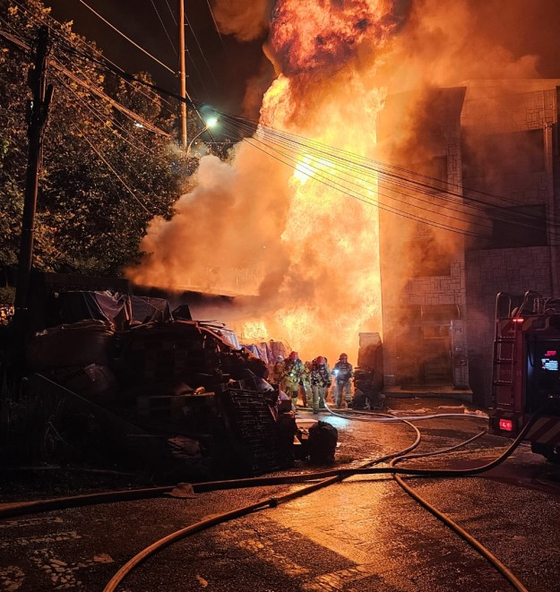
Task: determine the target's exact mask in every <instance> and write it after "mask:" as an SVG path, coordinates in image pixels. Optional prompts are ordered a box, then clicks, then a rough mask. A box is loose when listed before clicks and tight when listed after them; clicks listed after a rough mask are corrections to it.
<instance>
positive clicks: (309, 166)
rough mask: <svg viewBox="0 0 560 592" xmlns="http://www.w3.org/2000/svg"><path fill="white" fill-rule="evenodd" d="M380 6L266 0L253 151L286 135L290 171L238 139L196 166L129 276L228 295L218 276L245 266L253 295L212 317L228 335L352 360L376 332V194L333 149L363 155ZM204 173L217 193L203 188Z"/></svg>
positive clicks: (373, 93)
mask: <svg viewBox="0 0 560 592" xmlns="http://www.w3.org/2000/svg"><path fill="white" fill-rule="evenodd" d="M393 5H394V2H393V1H392V0H345V1H343V2H336V3H335V2H322V1H319V0H316V1H315V2H312V1H310V2H303V3H302V2H301V1H300V0H280V1H279V2H277V6H276V9H275V11H274V14H273V20H272V23H271V32H270V44H269V46H268V47H267V50H266V51H267V55H268V56H270V58H271V59H272V60H273V62H274V64H275V68H276V70H277V78H276V80H275V81H274V83H273V84H272V85H271V87H270V88H269V90H268V91H267V93H266V95H265V96H264V98H263V103H262V109H261V118H260V129H259V130H258V131H257V134H256V136H255V138H256V139H257V140H259V139H260V141H262V142H264V143H266V142H267V138H268V136H267V130H270V129H273V130H275V131H276V132H285V133H289V134H293V136H290V137H296V138H298V139H299V142H298V143H297V144H296V143H294V144H293V146H297V149H295V148H294V147H293V146H292V148H291V150H292V164H293V169H292V170H291V171H289V170H287V167H286V166H285V164H284V163H279V162H274V161H273V159H269V161H265V158H266V157H263V156H262V154H259V155H256V154H255V152H256V151H255V150H254V149H253V150H252V149H251V147H250V146H246V145H242V146H241V147H240V148H239V149H238V152H237V155H236V158H235V160H234V161H233V164H232V165H231V167H232V170H231V171H230V172H224V171H223V166H224V165H223V164H222V163H219V164H218V163H216V162H214V161H212V157H205V158H203V159H202V160H201V165H200V170H199V178H200V183H202V184H203V186H204V187H206V188H207V189H206V190H201V189H200V185H199V187H198V188H197V189H195V190H194V191H193V192H192V193H191V194H189V195H188V196H184V197H183V198H181V200H180V203H179V204H178V211H179V215H178V216H176V218H175V219H174V220H172V221H171V222H165V223H163V222H158V223H155V224H154V227H153V230H152V232H150V233H149V234H148V236H147V238H146V241H145V244H144V245H143V246H144V250H146V251H147V252H151V253H152V255H151V256H150V257H149V258H148V259H147V260H146V261H145V262H144V265H143V266H142V267H141V268H140V269H138V270H134V271H133V272H132V273H131V275H132V277H133V279H135V281H137V282H139V283H148V282H153V281H154V279H155V278H156V279H157V281H158V283H159V285H162V283H164V284H166V285H167V287H179V286H182V287H183V289H184V288H185V287H186V286H185V284H188V283H189V281H191V282H192V279H190V280H189V278H193V277H197V278H199V279H198V280H197V281H198V282H199V283H201V282H203V281H204V282H206V283H213V285H214V290H215V291H216V292H218V293H228V291H231V292H233V293H236V291H235V290H233V289H231V287H232V284H233V283H235V282H234V281H233V280H232V279H231V278H230V280H228V281H227V284H228V286H229V288H230V290H227V289H224V287H225V282H226V280H225V279H224V278H225V276H226V272H227V273H230V274H231V270H232V269H235V270H238V271H240V270H241V269H245V270H253V272H255V270H258V273H257V276H258V278H259V285H258V286H252V285H249V284H248V283H247V282H245V284H244V285H243V286H241V290H239V289H237V293H238V294H239V293H245V294H255V293H258V294H259V296H258V297H257V298H256V299H255V298H248V299H246V300H244V299H243V298H238V299H236V300H237V307H236V308H234V310H230V311H223V314H222V315H221V318H222V319H223V316H224V314H225V315H226V316H227V317H228V318H226V319H224V320H226V321H228V322H230V323H231V324H232V326H233V327H235V328H236V329H238V330H239V328H240V327H242V329H241V332H242V333H243V336H244V337H245V338H249V337H255V338H260V339H262V338H264V337H268V338H269V339H283V340H285V341H287V342H288V343H289V344H290V346H291V347H292V348H294V349H297V350H298V351H299V352H300V357H301V358H302V359H312V358H314V357H316V356H318V355H323V356H326V357H328V358H329V360H331V361H332V362H333V363H334V361H336V359H337V357H338V354H339V353H340V351H348V353H349V354H350V356H351V357H353V358H354V360H355V356H356V353H357V347H358V333H359V332H360V331H381V329H382V327H381V303H380V294H381V289H380V272H379V229H378V226H379V219H378V211H377V207H376V206H375V201H376V189H377V188H376V186H375V184H371V180H370V181H369V183H370V185H368V186H366V185H365V181H363V180H361V179H360V176H359V174H357V173H353V172H352V170H351V169H350V168H349V167H348V165H347V164H345V163H344V159H341V158H340V154H343V151H346V152H347V153H352V154H353V155H357V156H364V157H371V156H372V155H373V150H374V148H375V143H376V132H375V122H376V116H377V113H378V112H379V110H380V109H381V108H382V106H383V101H384V97H385V93H386V90H385V89H384V88H383V86H382V85H379V83H378V82H377V81H376V77H375V76H376V67H377V60H378V56H380V55H382V49H383V47H384V46H385V45H386V44H387V43H388V41H389V39H390V36H391V34H392V33H393V32H394V30H395V29H396V27H397V26H398V19H396V18H395V17H394V16H393V14H392V12H391V11H392V10H393ZM317 146H321V147H323V148H322V152H321V153H318V152H317V149H316V147H317ZM329 153H332V154H329ZM337 155H338V156H337ZM228 166H229V165H228ZM213 170H215V171H216V174H217V177H216V179H220V178H222V179H226V180H227V184H226V185H225V186H219V187H217V185H218V183H216V182H211V181H209V180H208V177H210V178H212V171H213ZM341 171H342V172H343V173H344V175H343V177H341ZM365 193H366V194H367V195H369V196H370V198H371V199H370V203H364V201H363V195H364V194H365ZM356 195H360V196H362V200H361V201H360V200H358V199H356V198H355V196H356ZM210 204H211V205H210ZM220 204H221V205H220ZM222 208H223V211H222ZM204 212H206V213H205V214H204ZM181 214H182V215H183V217H182V218H180V215H181ZM221 214H223V218H222V216H221ZM203 215H206V216H209V217H210V219H211V222H212V224H211V225H210V224H206V218H205V219H202V216H203ZM226 216H227V217H226ZM181 220H182V221H181ZM236 225H237V226H236ZM204 228H207V229H208V232H206V231H204V230H203V229H204ZM167 237H172V238H173V240H175V245H176V246H177V247H179V248H177V250H176V252H174V251H173V249H172V248H171V247H167V246H166V245H169V244H171V243H170V241H167ZM179 238H180V239H181V242H179V240H178V239H179ZM248 243H249V244H248ZM179 245H180V246H179ZM185 251H186V252H185ZM208 269H211V270H212V274H213V275H212V276H209V274H208V273H207V270H208ZM239 275H240V274H239V273H238V274H237V276H239ZM247 275H251V274H247V273H245V276H247ZM253 275H254V273H253ZM255 287H256V289H254V288H255Z"/></svg>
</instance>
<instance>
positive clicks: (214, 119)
mask: <svg viewBox="0 0 560 592" xmlns="http://www.w3.org/2000/svg"><path fill="white" fill-rule="evenodd" d="M217 123H218V118H217V117H215V116H214V117H209V118H208V119H207V120H206V125H205V126H204V127H203V128H202V129H201V130H200V131H199V132H198V134H196V136H195V137H194V138H193V139H192V140H191V141H190V142H189V145H188V146H187V158H188V157H189V156H190V154H191V146H192V145H193V144H194V141H195V140H196V139H197V138H198V137H199V136H200V135H202V134H203V133H204V132H205V131H207V130H209V129H210V128H213V127H216V125H217Z"/></svg>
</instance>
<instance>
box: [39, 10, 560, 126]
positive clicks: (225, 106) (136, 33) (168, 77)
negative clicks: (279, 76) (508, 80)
mask: <svg viewBox="0 0 560 592" xmlns="http://www.w3.org/2000/svg"><path fill="white" fill-rule="evenodd" d="M85 1H86V2H87V4H89V5H90V6H91V7H92V8H93V9H94V10H96V11H97V12H99V13H100V14H101V15H102V16H103V17H105V18H106V19H107V20H109V21H110V22H111V23H112V24H113V25H114V26H115V27H117V28H118V29H120V30H121V31H122V32H123V33H124V34H126V35H127V36H129V37H130V38H131V39H133V40H134V41H135V42H136V43H137V44H139V45H141V46H142V47H143V48H144V49H146V50H147V51H148V52H150V53H151V54H153V55H154V56H155V57H157V58H158V59H159V60H161V61H162V62H164V63H165V64H167V65H168V66H169V67H170V68H171V69H173V70H178V57H177V48H178V32H177V24H176V23H177V20H178V18H177V15H178V11H179V0H85ZM210 1H211V4H212V5H213V6H215V5H216V3H220V2H221V3H222V4H227V5H228V6H229V9H230V11H235V10H237V9H239V11H240V12H241V10H242V7H243V5H244V4H246V3H247V2H250V3H254V4H255V5H256V4H260V5H264V4H265V3H266V2H269V0H210ZM302 1H303V0H302ZM44 2H45V4H46V5H47V6H51V7H52V9H53V10H52V15H53V16H54V17H55V18H56V19H58V20H60V21H67V20H72V21H73V22H74V26H73V29H74V31H75V32H77V33H80V34H82V35H84V36H86V37H87V38H88V40H93V41H95V42H96V43H97V44H98V46H99V47H100V48H101V49H102V50H103V52H104V54H105V55H106V56H107V57H108V58H110V59H111V60H113V61H114V62H115V63H116V64H117V65H118V66H120V67H121V68H123V69H124V70H126V71H129V72H131V73H137V72H139V71H141V70H144V71H149V72H150V73H151V74H152V76H153V77H154V79H155V81H156V83H158V84H160V85H161V86H163V87H165V88H166V89H169V90H171V91H174V92H179V79H178V77H177V76H176V75H173V74H172V73H170V72H168V71H167V70H166V69H165V68H163V67H162V66H160V65H158V64H157V63H156V62H155V61H153V60H152V59H150V58H149V57H148V56H146V55H145V54H143V53H142V52H141V51H140V50H139V49H137V48H135V47H134V46H133V45H132V44H131V43H129V42H128V41H126V40H125V39H124V38H123V37H121V36H120V35H119V34H118V33H116V32H114V31H113V30H112V29H111V28H110V27H109V26H108V25H106V24H105V23H103V22H102V20H101V19H99V18H98V17H97V16H95V15H94V14H93V13H92V12H91V11H90V10H88V9H87V8H86V7H85V6H84V5H83V4H82V3H81V2H80V0H44ZM421 4H422V2H418V5H421ZM459 4H461V5H466V6H468V10H469V11H470V12H471V13H472V14H474V15H475V19H476V23H477V25H476V27H477V31H478V34H479V35H481V36H482V37H483V38H485V39H487V40H491V41H492V42H495V43H496V44H498V45H500V46H502V47H504V48H505V49H507V51H509V52H511V54H512V55H513V56H515V57H520V56H525V55H533V56H538V59H537V61H536V65H537V69H538V73H539V75H541V76H542V77H543V78H560V42H559V39H560V5H559V0H464V2H463V1H460V2H459ZM154 5H155V7H156V8H157V11H158V12H159V16H160V17H161V19H162V20H163V23H164V24H163V25H162V23H161V22H160V19H159V17H158V13H157V12H156V9H155V8H154ZM453 6H454V7H456V5H453ZM238 7H239V8H238ZM171 11H173V13H174V15H173V17H172V16H171ZM185 11H186V17H187V19H188V21H189V22H190V24H191V26H192V29H193V30H194V31H195V33H196V35H197V38H198V43H197V41H196V40H195V38H194V37H193V35H192V31H191V30H190V29H189V27H188V26H187V27H186V45H187V48H188V52H189V59H188V60H187V72H188V83H187V89H188V92H189V94H191V96H192V97H193V99H195V100H198V101H200V102H206V103H209V104H211V105H212V106H213V107H215V108H217V109H218V110H222V111H226V112H228V113H232V114H236V115H238V114H243V115H247V116H249V117H252V118H254V119H256V118H257V117H258V108H259V96H260V94H262V91H264V89H266V87H267V85H268V83H269V82H270V80H272V71H271V69H270V66H268V69H267V70H266V69H265V70H263V68H264V65H265V64H268V62H267V60H266V58H265V57H264V55H263V52H262V44H263V42H264V37H261V38H259V39H256V40H254V41H251V42H243V43H242V42H240V41H237V40H236V39H235V38H234V36H232V35H225V34H222V35H221V36H220V35H219V34H218V33H217V31H216V28H215V26H214V22H213V20H212V16H211V14H210V10H209V8H208V0H188V1H185ZM199 44H200V47H199ZM252 77H255V79H257V78H260V83H259V84H258V85H256V87H255V88H256V90H255V92H254V93H253V95H254V96H253V101H252V107H250V108H249V109H248V110H246V111H245V112H244V111H243V109H242V106H241V105H242V103H243V101H244V95H245V92H246V89H247V86H248V84H249V81H250V80H251V78H252ZM253 86H255V85H253Z"/></svg>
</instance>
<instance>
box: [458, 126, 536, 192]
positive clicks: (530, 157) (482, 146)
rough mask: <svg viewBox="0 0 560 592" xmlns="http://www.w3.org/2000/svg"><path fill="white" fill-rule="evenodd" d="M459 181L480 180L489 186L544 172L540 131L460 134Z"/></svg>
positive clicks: (465, 132) (466, 182) (466, 132)
mask: <svg viewBox="0 0 560 592" xmlns="http://www.w3.org/2000/svg"><path fill="white" fill-rule="evenodd" d="M461 150H462V155H463V179H464V183H465V186H466V187H468V186H469V184H468V179H470V178H473V179H477V178H484V179H486V181H487V182H489V183H493V182H495V181H496V179H499V178H500V177H504V176H507V175H525V174H528V173H542V172H543V171H545V170H546V168H545V158H544V154H545V152H544V139H543V131H542V130H541V129H535V130H527V131H522V132H510V133H505V134H480V133H473V132H470V133H469V132H468V131H464V132H463V144H462V149H461Z"/></svg>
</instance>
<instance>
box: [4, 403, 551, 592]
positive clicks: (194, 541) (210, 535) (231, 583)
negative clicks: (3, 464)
mask: <svg viewBox="0 0 560 592" xmlns="http://www.w3.org/2000/svg"><path fill="white" fill-rule="evenodd" d="M390 404H391V403H390V402H389V405H390ZM457 405H459V406H457ZM395 407H399V409H398V412H399V413H401V414H403V415H405V416H409V415H412V416H414V415H417V414H420V413H429V414H432V413H450V412H463V411H464V410H465V409H464V408H463V406H461V405H460V404H457V403H453V402H447V401H443V400H432V401H428V400H421V401H419V400H414V401H405V402H403V401H399V402H395ZM407 407H408V409H407ZM407 411H408V413H407ZM299 419H300V420H301V421H302V422H303V423H304V422H305V421H307V420H309V419H311V415H310V414H309V413H308V412H305V411H301V412H300V413H299ZM321 419H327V420H328V421H329V422H332V423H333V425H335V426H336V427H337V429H338V430H339V446H338V448H337V455H336V464H335V467H342V466H353V467H355V466H357V465H359V464H361V463H362V462H363V460H364V459H375V458H379V457H380V456H382V455H384V454H388V453H392V452H395V451H397V450H401V449H403V448H405V447H407V446H409V445H410V444H412V442H413V441H414V440H415V438H416V434H415V432H414V430H413V428H412V427H410V426H409V425H406V424H403V423H400V422H398V423H390V424H389V423H379V422H376V423H373V422H362V421H354V420H351V419H343V418H337V417H332V416H331V417H328V416H327V415H324V416H321ZM412 423H413V424H415V425H416V426H418V428H419V429H420V431H421V434H422V441H421V443H420V446H419V447H418V448H417V449H416V450H415V451H414V452H415V453H418V452H429V451H435V450H442V449H446V448H448V447H451V446H453V445H456V444H458V443H459V442H462V441H464V440H466V439H468V438H470V437H472V436H474V435H476V434H477V433H478V432H479V431H480V430H481V429H483V428H485V427H486V422H485V421H484V419H481V418H477V417H474V416H468V417H466V418H458V417H446V418H435V419H429V420H418V421H416V420H413V421H412ZM508 444H509V442H508V441H507V440H504V439H502V438H498V437H495V436H490V435H484V436H482V437H481V438H478V439H476V440H474V441H473V442H471V443H470V444H468V445H467V446H465V447H463V448H459V449H457V450H455V451H452V452H449V453H446V454H445V455H438V456H430V457H426V458H419V459H415V460H410V461H407V462H406V463H402V464H403V466H404V465H405V464H406V465H407V466H415V467H430V468H469V467H474V466H478V465H482V464H485V463H487V462H489V461H490V460H493V459H494V458H496V457H497V456H499V455H500V454H501V453H502V452H503V451H504V450H505V449H506V448H507V446H508ZM383 466H386V465H383ZM308 470H310V468H309V467H307V466H304V465H300V466H297V467H295V468H294V469H292V470H291V471H290V472H292V473H294V472H295V473H299V472H303V471H308ZM405 479H406V483H407V484H408V485H410V486H411V487H412V488H413V489H414V491H415V492H417V493H418V494H419V495H420V496H422V497H423V498H424V499H425V500H426V501H427V502H428V503H429V504H431V505H432V506H433V507H435V508H437V509H438V510H440V511H442V512H444V513H445V515H446V516H448V517H449V518H450V519H451V520H452V521H454V522H456V523H457V524H459V525H460V526H461V527H462V528H463V529H464V530H465V531H466V532H467V533H468V534H470V535H471V536H473V537H475V538H476V539H477V540H478V541H479V542H480V543H481V544H482V545H484V546H485V547H486V548H487V549H488V550H489V551H490V552H491V553H492V554H493V555H494V556H495V558H496V559H497V560H498V561H500V562H501V563H502V564H503V566H505V567H506V568H508V569H509V570H510V572H511V574H512V575H513V576H514V577H516V578H517V579H518V581H519V582H520V584H521V586H523V587H525V589H527V590H530V591H532V592H540V591H542V592H551V591H555V590H560V529H559V528H558V525H559V524H560V467H559V466H554V465H551V464H550V463H547V462H545V461H544V459H543V458H542V457H539V456H537V455H534V454H532V453H531V452H530V450H529V449H528V448H527V447H526V446H521V447H520V448H518V449H517V450H516V451H515V452H514V453H513V455H512V456H511V457H510V458H508V459H507V460H506V461H505V462H503V463H502V464H501V465H499V466H498V467H497V468H495V469H492V470H491V471H489V472H486V473H483V474H482V475H480V476H476V477H475V476H473V477H453V478H451V477H445V478H443V477H438V478H432V477H428V478H427V477H421V478H419V477H406V478H405ZM302 487H304V486H303V485H288V486H285V485H282V486H273V487H270V486H267V487H261V488H245V489H238V490H228V491H214V492H209V493H203V494H195V495H192V496H189V497H186V498H175V497H171V496H164V497H161V498H156V499H149V500H141V501H127V502H119V503H115V504H100V505H95V506H88V507H79V508H71V509H65V510H57V511H51V512H47V513H40V514H35V515H28V516H22V517H16V518H7V519H4V520H3V521H1V522H0V549H1V551H0V592H8V591H9V592H20V591H21V592H23V591H49V590H80V591H81V590H83V591H87V592H89V591H97V590H99V591H102V590H104V589H105V587H106V586H107V584H108V583H109V582H110V581H111V579H112V578H113V576H114V575H115V573H117V571H118V570H119V569H120V568H121V567H122V566H123V565H125V564H126V563H127V562H128V561H129V560H130V559H131V558H132V557H134V556H135V555H136V554H138V553H139V552H140V551H142V550H143V549H144V548H145V547H147V546H149V545H151V544H152V543H154V542H155V541H156V540H158V539H160V538H161V537H164V536H166V535H169V534H170V533H173V532H175V531H177V530H179V529H182V528H184V527H185V526H188V525H191V524H195V523H198V522H199V521H201V520H205V519H207V518H208V517H211V516H217V515H219V514H221V513H224V512H228V511H231V510H233V509H236V508H241V507H244V506H247V505H248V504H251V503H254V502H258V501H259V500H269V499H272V498H278V497H279V496H282V495H283V494H285V493H287V492H290V491H297V490H300V489H301V488H302ZM523 587H521V588H518V589H523ZM116 589H117V590H120V591H125V590H126V591H127V592H155V591H160V590H161V591H166V592H169V591H173V592H180V591H190V590H211V591H228V592H230V591H236V590H253V591H290V590H294V591H296V590H352V591H366V590H367V591H372V590H373V591H377V590H379V591H387V592H389V591H391V592H395V591H407V592H408V591H411V592H416V591H418V592H426V591H434V592H438V591H457V592H461V591H468V592H476V591H478V590H480V591H502V590H504V591H505V590H512V589H515V588H514V587H513V586H512V585H511V583H510V582H508V581H507V580H506V578H505V577H504V576H503V575H502V574H501V573H500V572H499V571H497V570H496V568H495V567H493V566H492V565H491V564H490V563H489V562H488V561H487V559H485V558H484V557H482V556H481V554H480V553H479V552H477V551H476V550H474V549H473V548H472V547H471V546H469V545H467V543H466V542H465V541H464V540H463V538H461V537H460V536H458V535H457V534H456V533H455V532H453V531H452V530H450V529H449V528H448V527H447V526H446V525H445V524H443V523H442V521H441V520H440V519H438V518H436V517H435V516H434V515H433V514H432V513H430V512H428V511H426V509H424V508H423V507H422V506H420V505H419V504H418V503H417V502H416V501H415V500H413V499H412V498H411V497H410V496H409V495H408V494H407V493H405V491H403V489H402V488H401V487H400V486H399V485H398V483H397V482H396V481H395V480H394V479H393V478H392V477H391V476H390V475H385V474H383V475H359V476H353V477H350V478H348V479H346V480H344V481H342V482H339V483H336V484H333V485H330V486H328V487H324V488H321V489H319V490H317V491H315V492H313V493H309V494H308V495H304V496H301V497H296V498H295V499H293V500H291V501H288V502H286V503H281V504H279V505H278V506H277V507H264V508H263V509H260V510H258V511H253V512H251V513H249V514H248V515H246V516H243V517H241V518H237V519H234V520H230V521H227V522H224V523H222V524H219V525H217V526H212V527H211V528H208V529H206V530H203V531H202V532H199V533H197V534H193V535H190V536H186V537H184V538H181V539H179V540H177V541H176V542H174V543H173V544H170V545H168V546H167V547H165V548H164V549H163V550H161V551H159V552H158V553H156V554H154V555H153V556H150V557H148V558H147V559H146V560H145V561H143V562H142V563H141V564H140V565H139V567H138V568H137V569H135V570H133V571H132V572H131V573H130V574H129V575H127V576H126V578H125V579H124V581H123V583H122V584H121V585H120V586H118V587H117V588H116Z"/></svg>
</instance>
